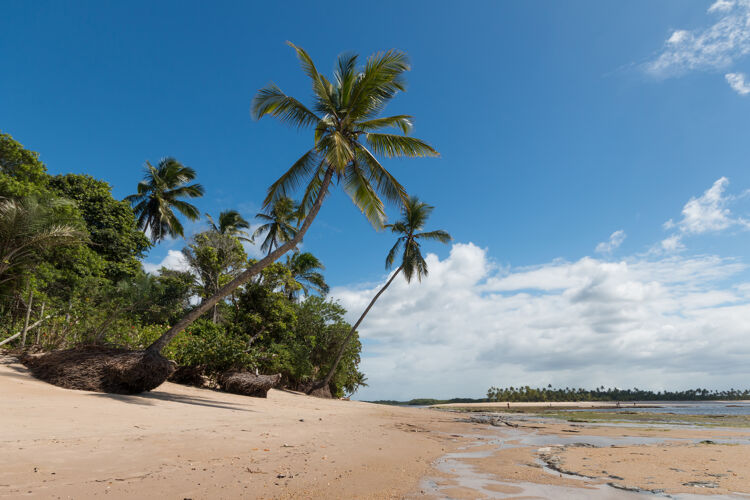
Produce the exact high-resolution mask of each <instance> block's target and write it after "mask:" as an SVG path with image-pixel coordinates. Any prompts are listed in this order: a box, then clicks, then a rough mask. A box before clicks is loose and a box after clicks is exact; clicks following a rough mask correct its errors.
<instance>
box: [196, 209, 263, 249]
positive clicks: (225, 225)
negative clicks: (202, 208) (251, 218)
mask: <svg viewBox="0 0 750 500" xmlns="http://www.w3.org/2000/svg"><path fill="white" fill-rule="evenodd" d="M205 216H206V219H207V220H208V224H209V225H210V226H211V229H212V230H213V231H215V232H217V233H219V234H223V235H225V236H234V237H235V238H237V239H239V240H243V241H247V242H252V239H251V238H249V237H248V234H247V231H245V229H249V228H250V223H249V222H248V221H247V220H246V219H245V218H244V217H242V215H240V213H239V212H238V211H237V210H225V211H223V212H221V213H220V214H219V223H218V224H216V221H214V218H213V217H211V216H210V215H209V214H205Z"/></svg>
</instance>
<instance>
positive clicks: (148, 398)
mask: <svg viewBox="0 0 750 500" xmlns="http://www.w3.org/2000/svg"><path fill="white" fill-rule="evenodd" d="M91 396H94V397H98V398H107V399H113V400H115V401H121V402H123V403H129V404H137V405H146V406H149V405H153V404H154V400H159V401H166V402H169V403H180V404H186V405H195V406H205V407H208V408H222V409H225V410H235V411H249V412H252V411H254V410H251V409H249V408H245V407H243V406H237V405H232V404H229V403H227V402H226V401H217V400H214V399H209V398H202V397H199V396H187V395H184V394H170V393H167V392H162V391H156V392H147V393H143V394H133V395H124V394H107V393H102V392H99V393H94V394H91Z"/></svg>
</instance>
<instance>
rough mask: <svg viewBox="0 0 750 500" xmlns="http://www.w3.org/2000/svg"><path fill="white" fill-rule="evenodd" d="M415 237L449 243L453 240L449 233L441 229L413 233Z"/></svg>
mask: <svg viewBox="0 0 750 500" xmlns="http://www.w3.org/2000/svg"><path fill="white" fill-rule="evenodd" d="M414 237H415V238H419V239H425V240H434V241H439V242H440V243H450V242H451V240H453V237H451V235H450V234H448V233H447V232H446V231H443V230H442V229H438V230H436V231H428V232H426V233H419V234H416V235H414Z"/></svg>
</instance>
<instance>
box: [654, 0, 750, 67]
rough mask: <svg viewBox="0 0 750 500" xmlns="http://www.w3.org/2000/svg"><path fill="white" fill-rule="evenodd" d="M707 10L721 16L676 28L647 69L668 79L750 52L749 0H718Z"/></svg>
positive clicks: (727, 63) (720, 64)
mask: <svg viewBox="0 0 750 500" xmlns="http://www.w3.org/2000/svg"><path fill="white" fill-rule="evenodd" d="M708 13H709V14H710V15H712V16H715V17H718V19H717V20H716V22H715V23H714V24H712V25H710V26H708V27H707V28H703V29H696V30H684V29H680V30H675V31H673V32H672V33H670V35H669V37H668V38H667V40H666V42H665V44H664V47H663V48H662V50H661V51H660V52H659V54H658V55H657V56H656V58H655V59H654V60H652V61H650V62H648V63H646V65H645V67H644V69H645V70H646V71H647V72H648V73H650V74H651V75H653V76H656V77H659V78H667V77H670V76H678V75H681V74H684V73H687V72H688V71H692V70H707V69H708V70H715V69H720V68H726V67H728V66H730V65H731V64H732V63H733V62H735V61H736V60H737V59H739V58H741V57H743V56H745V55H747V54H748V53H750V0H732V1H730V0H718V1H716V2H714V3H713V4H712V5H711V6H710V7H709V8H708Z"/></svg>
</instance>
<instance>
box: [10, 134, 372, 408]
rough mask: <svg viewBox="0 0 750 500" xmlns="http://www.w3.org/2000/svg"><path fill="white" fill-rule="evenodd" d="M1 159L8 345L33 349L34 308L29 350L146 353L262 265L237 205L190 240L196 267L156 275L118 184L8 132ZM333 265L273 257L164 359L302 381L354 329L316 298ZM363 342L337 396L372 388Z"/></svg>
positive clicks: (209, 374) (302, 256) (348, 359)
mask: <svg viewBox="0 0 750 500" xmlns="http://www.w3.org/2000/svg"><path fill="white" fill-rule="evenodd" d="M0 159H2V161H3V163H1V164H0V166H1V167H2V169H1V170H0V187H2V191H0V259H1V260H0V316H2V318H3V321H2V322H0V342H4V341H6V340H7V343H6V347H13V348H18V347H22V346H21V341H22V340H24V339H23V338H22V337H21V336H16V334H17V333H19V332H20V331H21V330H22V329H23V325H24V322H25V321H24V320H25V316H26V314H27V313H28V314H29V316H30V322H29V324H30V325H32V326H33V329H32V330H30V331H29V335H28V338H27V339H25V341H26V346H28V345H30V344H34V345H35V346H36V347H37V348H40V349H64V348H69V347H74V346H78V345H82V344H103V345H118V346H125V347H130V348H134V349H143V348H145V347H147V346H148V345H149V344H151V343H152V342H153V341H154V340H155V339H157V338H159V337H160V336H161V335H162V334H163V333H164V331H165V330H166V329H168V325H170V324H174V322H176V321H178V320H179V318H180V317H182V316H184V315H185V314H186V313H188V312H189V311H191V310H194V309H195V307H196V303H197V302H198V301H200V300H202V299H204V298H205V297H209V296H211V295H212V294H214V293H216V290H217V289H219V288H220V287H221V286H222V285H223V284H225V283H226V282H227V281H230V280H231V279H233V278H234V277H235V276H236V275H237V274H238V273H239V272H241V271H242V270H243V269H244V268H246V267H247V266H248V265H252V263H253V262H255V261H253V260H248V257H247V254H246V253H245V248H244V246H243V241H241V239H244V240H245V241H246V240H247V238H246V233H245V232H244V230H245V229H248V228H249V222H248V221H246V220H245V219H243V218H242V217H241V216H240V215H239V213H237V212H236V211H233V210H226V211H223V212H221V214H220V215H219V217H218V221H213V220H212V219H210V218H209V229H208V230H207V231H204V232H201V233H198V234H195V235H193V236H191V237H190V238H189V239H188V240H187V241H186V242H185V245H184V248H183V251H182V255H183V257H184V261H185V263H186V267H185V268H184V269H181V270H172V269H165V268H162V269H161V270H159V271H158V272H157V273H153V274H148V273H146V272H144V270H143V269H142V265H141V262H140V259H141V258H142V257H143V252H144V251H145V250H146V249H147V248H148V247H149V246H150V243H149V240H148V239H147V238H146V236H145V235H144V233H143V232H142V231H140V230H139V229H138V225H137V219H136V217H135V213H134V210H133V209H132V208H131V204H130V203H128V202H127V201H119V200H116V199H114V198H113V197H112V194H111V190H110V187H109V185H107V184H106V183H105V182H103V181H101V180H98V179H94V178H93V177H90V176H86V175H73V174H68V175H64V176H54V177H53V176H50V175H48V174H47V173H46V168H45V166H44V165H43V164H42V163H41V162H39V159H38V155H37V154H36V153H32V152H30V151H27V150H26V149H24V148H23V146H21V145H20V144H18V143H17V142H16V141H14V140H13V139H12V138H11V137H10V136H7V135H0ZM159 175H161V174H159ZM166 198H169V196H167V197H166ZM41 200H44V201H41ZM178 211H179V210H178ZM323 270H324V266H323V263H322V262H320V260H319V259H318V258H317V257H315V256H314V255H313V254H311V253H309V252H305V253H295V254H293V255H290V256H289V258H288V259H286V261H285V262H284V263H281V262H279V263H274V264H272V265H271V266H269V267H267V268H266V269H265V270H264V271H263V272H262V273H261V274H260V275H258V276H257V277H256V279H254V280H253V281H251V282H249V283H247V285H246V286H244V287H242V288H240V289H238V290H236V292H235V293H233V294H230V295H229V296H228V297H227V300H223V301H220V302H217V303H216V304H215V307H213V308H212V309H210V310H209V311H208V312H207V314H204V315H202V317H201V319H199V320H198V321H197V322H195V324H193V325H191V326H190V328H188V329H187V330H186V331H184V332H183V333H182V334H180V335H179V336H178V337H177V338H176V339H175V341H174V342H173V343H171V344H170V345H169V347H168V349H165V350H164V354H165V355H166V356H168V357H170V358H172V359H174V360H175V361H177V362H178V363H179V364H180V365H181V366H183V367H188V368H191V369H194V370H197V372H199V373H201V374H202V375H203V376H204V377H205V378H206V379H207V380H211V379H212V378H213V377H216V376H217V375H218V374H220V373H222V372H223V371H225V370H230V369H231V370H251V371H258V372H259V373H269V374H270V373H281V374H282V375H283V383H284V384H285V386H286V387H290V388H293V389H299V388H302V387H303V386H304V384H306V383H309V381H311V380H313V379H314V378H315V377H316V375H317V374H318V373H320V372H321V371H322V370H327V368H328V365H329V364H330V359H331V357H332V355H331V352H332V351H333V350H334V349H335V348H336V347H337V346H338V345H339V343H340V341H341V338H342V336H343V335H345V333H346V332H348V331H349V328H350V326H349V325H348V324H347V323H346V322H345V321H344V320H343V315H344V312H345V311H344V310H343V309H342V308H341V306H339V305H338V304H336V303H333V302H330V301H327V300H325V299H324V298H322V297H316V296H312V295H311V294H313V293H320V294H325V292H326V291H327V289H328V286H327V284H326V282H325V278H324V277H323V274H322V271H323ZM303 296H304V297H306V300H301V299H302V297H303ZM360 348H361V346H360V344H359V342H356V341H355V342H353V343H352V347H351V349H350V350H349V351H348V352H347V354H346V356H345V359H344V361H343V362H342V363H341V368H340V369H339V370H337V372H336V376H335V378H334V379H333V381H332V383H331V385H330V389H331V392H332V393H334V394H338V395H343V394H345V393H351V392H353V391H355V390H356V388H357V387H359V386H360V385H362V384H363V383H364V380H365V379H364V375H363V374H362V373H361V372H359V371H358V370H357V366H358V364H359V351H360Z"/></svg>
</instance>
